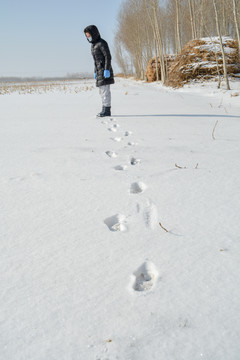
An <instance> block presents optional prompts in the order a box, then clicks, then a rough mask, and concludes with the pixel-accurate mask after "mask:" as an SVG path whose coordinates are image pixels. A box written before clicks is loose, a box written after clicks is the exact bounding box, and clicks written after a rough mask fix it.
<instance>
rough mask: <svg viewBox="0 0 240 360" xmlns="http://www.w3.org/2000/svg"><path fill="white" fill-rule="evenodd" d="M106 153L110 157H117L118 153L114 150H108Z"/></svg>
mask: <svg viewBox="0 0 240 360" xmlns="http://www.w3.org/2000/svg"><path fill="white" fill-rule="evenodd" d="M105 154H106V155H107V156H109V157H110V158H116V157H117V154H116V153H115V152H114V151H106V152H105Z"/></svg>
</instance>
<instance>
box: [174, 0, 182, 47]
mask: <svg viewBox="0 0 240 360" xmlns="http://www.w3.org/2000/svg"><path fill="white" fill-rule="evenodd" d="M175 1H176V40H177V52H178V53H180V52H181V49H182V46H181V37H180V15H179V0H175Z"/></svg>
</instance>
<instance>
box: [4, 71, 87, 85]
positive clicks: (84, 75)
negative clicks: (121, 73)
mask: <svg viewBox="0 0 240 360" xmlns="http://www.w3.org/2000/svg"><path fill="white" fill-rule="evenodd" d="M90 78H92V74H89V73H73V74H71V73H69V74H66V75H65V76H55V77H40V76H32V77H19V76H2V77H0V82H3V83H7V82H13V83H16V82H34V81H64V80H83V79H90Z"/></svg>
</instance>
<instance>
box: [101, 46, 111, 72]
mask: <svg viewBox="0 0 240 360" xmlns="http://www.w3.org/2000/svg"><path fill="white" fill-rule="evenodd" d="M100 50H101V52H102V53H103V56H104V58H105V66H104V70H110V67H111V60H112V57H111V53H110V50H109V47H108V44H107V43H101V45H100Z"/></svg>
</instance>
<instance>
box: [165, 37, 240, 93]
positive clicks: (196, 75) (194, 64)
mask: <svg viewBox="0 0 240 360" xmlns="http://www.w3.org/2000/svg"><path fill="white" fill-rule="evenodd" d="M223 45H224V52H225V56H226V63H227V70H228V73H229V74H230V75H231V74H235V73H238V72H239V71H240V59H239V53H238V42H237V41H236V40H234V39H232V38H230V37H223ZM222 74H223V59H222V53H221V48H220V42H219V37H214V38H202V39H197V40H191V41H189V42H188V43H187V44H186V45H185V46H184V47H183V49H182V51H181V53H180V54H179V55H178V56H177V57H176V59H175V61H174V62H172V64H171V66H170V68H169V73H168V85H170V86H173V87H181V86H183V85H184V84H185V83H187V82H189V81H190V80H192V79H206V80H208V79H211V78H214V77H216V75H222Z"/></svg>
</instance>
